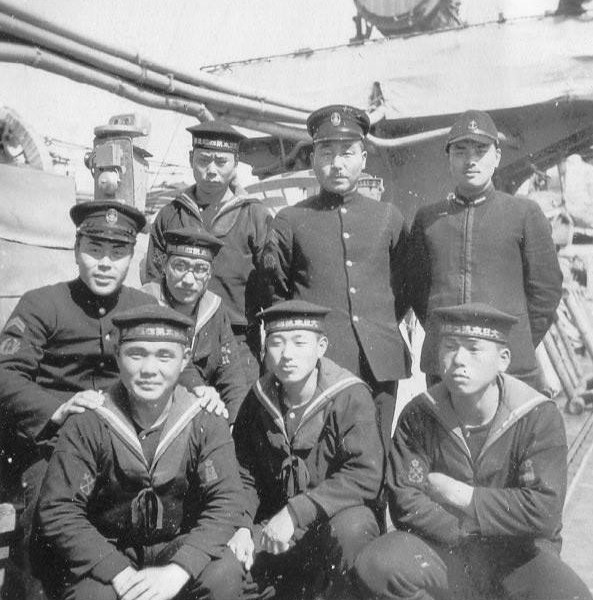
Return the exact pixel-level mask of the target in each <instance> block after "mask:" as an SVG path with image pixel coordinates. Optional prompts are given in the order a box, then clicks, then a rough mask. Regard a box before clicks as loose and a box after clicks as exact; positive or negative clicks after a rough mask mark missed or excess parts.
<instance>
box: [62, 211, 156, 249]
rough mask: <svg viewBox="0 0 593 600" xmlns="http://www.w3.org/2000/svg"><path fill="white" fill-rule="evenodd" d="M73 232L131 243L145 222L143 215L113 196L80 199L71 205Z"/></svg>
mask: <svg viewBox="0 0 593 600" xmlns="http://www.w3.org/2000/svg"><path fill="white" fill-rule="evenodd" d="M70 218H71V219H72V222H73V223H74V224H75V225H76V232H77V233H79V234H82V235H87V236H89V237H93V238H98V239H104V240H109V241H115V242H128V243H134V242H135V241H136V235H137V234H138V232H139V231H141V230H142V229H143V228H144V226H145V225H146V217H145V216H144V215H143V214H142V213H141V212H140V211H139V210H138V209H136V208H134V207H133V206H130V205H129V204H124V203H122V202H117V201H115V200H91V201H89V202H80V203H79V204H75V205H74V206H73V207H72V208H71V209H70Z"/></svg>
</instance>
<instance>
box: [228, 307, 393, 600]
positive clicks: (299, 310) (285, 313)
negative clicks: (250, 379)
mask: <svg viewBox="0 0 593 600" xmlns="http://www.w3.org/2000/svg"><path fill="white" fill-rule="evenodd" d="M328 312H329V309H326V308H323V307H320V306H316V305H314V304H311V303H308V302H304V301H301V300H292V301H288V302H281V303H278V304H275V305H274V306H272V307H271V308H268V309H266V310H264V311H262V312H261V313H260V315H261V317H262V318H263V321H264V326H265V332H266V356H265V361H266V366H267V369H268V371H269V372H268V373H267V374H266V375H264V376H263V377H261V378H260V379H259V380H258V381H257V382H256V384H255V385H254V386H253V388H252V389H251V391H250V392H249V395H248V396H247V398H246V399H245V401H244V403H243V405H242V406H241V409H240V410H239V415H238V417H237V421H236V424H235V428H234V430H233V436H234V439H235V445H236V452H237V458H238V460H239V465H240V472H241V477H242V479H243V484H244V486H245V489H246V494H247V500H246V504H245V513H246V521H247V522H246V526H245V527H243V528H241V529H239V531H237V533H236V534H235V535H234V537H233V538H232V539H231V541H230V542H229V546H230V547H231V549H232V550H233V551H234V553H235V555H236V556H237V558H238V559H239V560H240V561H241V562H242V563H243V564H244V566H245V569H246V570H247V571H249V574H248V576H247V578H246V581H245V588H244V597H250V598H252V597H268V595H269V594H273V593H276V594H277V595H278V597H281V598H283V599H285V598H314V597H317V595H318V594H319V593H323V594H324V597H326V598H329V597H337V598H345V597H346V595H347V594H349V593H351V590H350V576H349V574H350V569H351V568H352V566H353V564H354V559H355V558H356V556H357V554H358V552H359V551H360V550H361V549H362V548H363V547H364V546H365V544H367V543H368V542H369V541H370V540H372V539H373V538H374V537H376V536H377V535H378V533H379V529H378V525H377V522H376V519H375V517H374V513H373V510H372V508H373V506H374V503H375V501H376V500H377V496H378V494H379V490H380V487H381V481H382V475H383V467H384V464H383V449H382V443H381V437H380V434H379V428H378V425H377V420H376V417H375V405H374V403H373V399H372V396H371V393H370V390H369V388H368V387H367V385H366V384H365V383H363V382H362V380H360V379H359V378H358V377H355V376H354V375H352V373H350V372H349V371H346V370H345V369H342V368H341V367H339V366H338V365H336V364H335V363H334V362H332V361H331V360H329V359H327V358H324V356H323V355H324V353H325V350H326V348H327V345H328V340H327V337H326V336H325V333H324V317H325V315H326V314H327V313H328Z"/></svg>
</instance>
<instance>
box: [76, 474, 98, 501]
mask: <svg viewBox="0 0 593 600" xmlns="http://www.w3.org/2000/svg"><path fill="white" fill-rule="evenodd" d="M94 485H95V478H94V477H93V476H92V475H91V474H90V473H89V472H88V471H87V472H86V473H85V474H84V475H83V477H82V483H81V484H80V491H81V492H82V493H83V494H84V495H85V496H88V495H89V494H90V493H91V492H92V491H93V486H94Z"/></svg>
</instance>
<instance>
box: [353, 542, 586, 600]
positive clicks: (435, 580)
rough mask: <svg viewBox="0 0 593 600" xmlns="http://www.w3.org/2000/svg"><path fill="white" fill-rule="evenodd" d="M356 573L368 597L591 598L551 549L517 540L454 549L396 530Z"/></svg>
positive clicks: (366, 554) (373, 547)
mask: <svg viewBox="0 0 593 600" xmlns="http://www.w3.org/2000/svg"><path fill="white" fill-rule="evenodd" d="M355 573H356V577H357V581H358V585H359V588H360V592H361V594H362V597H363V598H365V599H369V600H370V599H371V598H374V599H377V598H381V599H396V598H397V599H398V600H403V599H409V600H431V599H433V598H434V599H436V598H438V599H441V600H494V599H502V598H504V599H506V600H591V594H590V593H589V591H588V589H587V587H586V586H585V584H584V583H583V582H582V581H581V580H580V579H579V577H578V576H577V575H576V573H574V571H572V569H570V567H569V566H568V565H566V564H564V563H563V562H562V561H561V560H560V557H559V555H558V554H557V553H556V552H555V551H554V550H553V549H552V548H545V549H543V548H539V547H537V546H536V545H535V544H533V542H525V543H521V542H520V541H516V540H508V541H506V542H504V541H500V540H496V541H495V540H493V541H492V542H488V541H487V540H480V541H473V542H468V543H466V544H463V545H462V546H459V547H456V548H453V549H451V548H446V547H443V546H440V545H437V544H434V543H429V542H427V541H425V540H423V539H421V538H419V537H417V536H415V535H412V534H409V533H404V532H400V531H394V532H391V533H388V534H386V535H384V536H381V537H380V538H379V539H377V540H375V541H374V542H372V543H371V544H369V545H368V546H367V547H366V548H365V550H363V551H362V552H361V554H360V555H359V557H358V559H357V560H356V565H355Z"/></svg>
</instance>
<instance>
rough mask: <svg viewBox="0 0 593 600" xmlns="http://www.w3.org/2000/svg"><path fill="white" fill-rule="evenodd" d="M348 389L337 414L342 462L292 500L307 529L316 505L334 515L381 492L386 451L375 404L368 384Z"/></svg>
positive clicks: (301, 524)
mask: <svg viewBox="0 0 593 600" xmlns="http://www.w3.org/2000/svg"><path fill="white" fill-rule="evenodd" d="M346 393H347V394H348V397H347V398H338V399H337V400H336V405H337V407H336V409H335V411H336V412H335V416H334V418H335V429H336V431H337V437H338V439H337V440H336V445H337V447H338V449H339V450H338V461H337V462H338V463H339V464H338V465H337V466H336V468H335V469H333V473H332V474H331V475H330V476H329V477H328V478H327V479H325V480H323V481H322V482H321V483H320V484H319V485H317V486H316V487H314V488H312V489H310V490H308V491H307V492H305V493H302V494H297V495H296V496H294V497H293V498H291V499H290V500H289V501H288V505H289V507H290V508H291V510H292V512H293V513H294V515H295V516H296V518H297V522H298V525H299V527H301V528H303V529H306V528H307V527H308V526H309V525H310V524H311V522H312V520H313V519H315V518H316V516H317V510H315V507H319V508H321V510H322V511H323V513H324V514H325V515H326V516H327V517H328V518H331V517H333V516H334V515H335V514H336V513H337V512H339V511H341V510H344V509H346V508H350V507H353V506H362V505H364V504H367V503H369V502H373V501H374V500H376V499H377V496H378V495H379V490H380V487H381V482H382V479H383V468H384V459H383V456H384V452H383V446H382V443H381V437H380V434H379V428H378V425H377V420H376V416H375V405H374V403H373V399H372V397H371V395H370V393H369V391H368V390H367V389H366V388H365V387H364V386H356V387H353V388H351V389H350V390H349V391H348V392H346Z"/></svg>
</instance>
